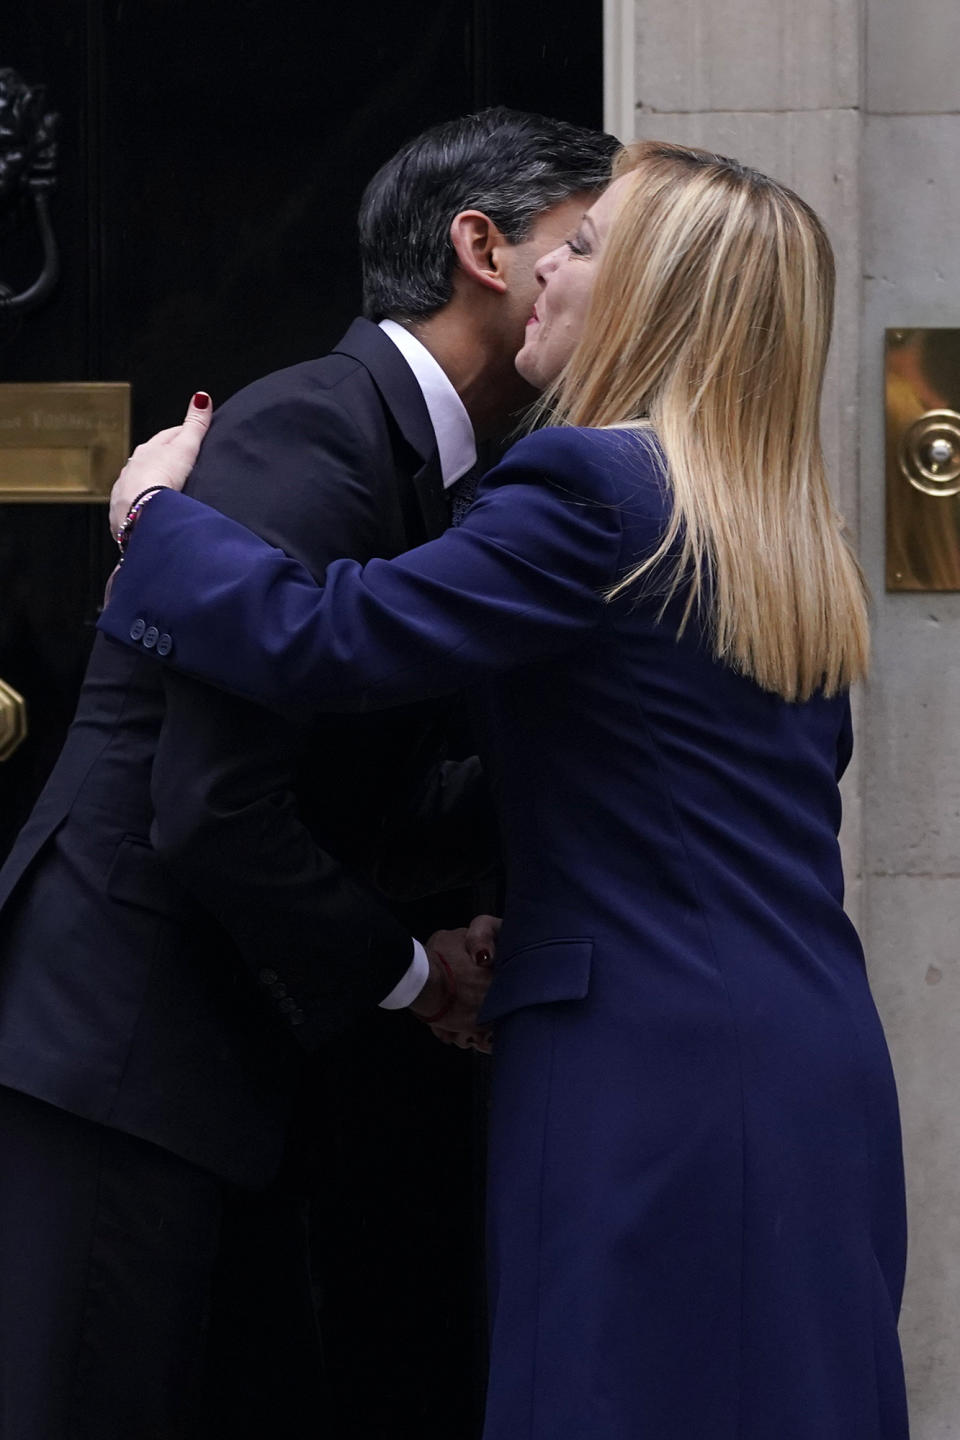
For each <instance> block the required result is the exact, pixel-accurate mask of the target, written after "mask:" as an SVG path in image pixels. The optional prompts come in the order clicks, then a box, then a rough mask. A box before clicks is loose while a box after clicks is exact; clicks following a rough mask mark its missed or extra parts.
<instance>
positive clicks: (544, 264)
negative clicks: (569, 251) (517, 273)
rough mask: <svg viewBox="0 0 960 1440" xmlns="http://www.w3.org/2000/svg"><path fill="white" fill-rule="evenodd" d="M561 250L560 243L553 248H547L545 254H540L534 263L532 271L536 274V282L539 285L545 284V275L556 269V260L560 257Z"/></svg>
mask: <svg viewBox="0 0 960 1440" xmlns="http://www.w3.org/2000/svg"><path fill="white" fill-rule="evenodd" d="M562 250H563V246H562V245H558V246H557V248H556V249H555V250H548V251H547V253H546V255H541V256H540V259H539V260H538V261H537V263H536V265H534V267H533V273H534V275H535V276H536V279H537V282H538V283H539V284H540V285H546V283H547V276H548V275H550V274H552V273H553V271H554V270H556V268H557V261H558V259H559V258H560V253H561V251H562Z"/></svg>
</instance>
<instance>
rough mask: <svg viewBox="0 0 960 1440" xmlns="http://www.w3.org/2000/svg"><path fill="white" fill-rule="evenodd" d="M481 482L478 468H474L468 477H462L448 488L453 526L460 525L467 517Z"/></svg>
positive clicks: (468, 472) (467, 474)
mask: <svg viewBox="0 0 960 1440" xmlns="http://www.w3.org/2000/svg"><path fill="white" fill-rule="evenodd" d="M479 481H480V476H479V474H478V472H477V467H476V466H474V467H473V468H472V469H471V470H468V471H467V473H466V475H461V476H460V479H459V480H455V481H454V482H453V484H452V485H451V486H450V487H449V488H448V490H447V495H448V496H449V498H450V524H451V525H459V524H460V523H461V522H462V520H463V517H464V515H466V513H467V511H468V510H469V509H470V506H471V505H472V504H473V497H474V496H475V495H476V493H477V485H478V483H479Z"/></svg>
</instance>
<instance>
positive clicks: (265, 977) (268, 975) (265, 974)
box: [257, 967, 280, 985]
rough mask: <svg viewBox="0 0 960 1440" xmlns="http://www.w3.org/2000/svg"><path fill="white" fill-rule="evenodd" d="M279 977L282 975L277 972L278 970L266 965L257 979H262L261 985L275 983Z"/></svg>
mask: <svg viewBox="0 0 960 1440" xmlns="http://www.w3.org/2000/svg"><path fill="white" fill-rule="evenodd" d="M279 978H280V977H279V975H278V974H277V972H276V970H268V969H267V968H266V967H265V968H264V969H263V970H261V971H260V973H259V975H258V976H257V979H258V980H259V981H260V984H261V985H275V984H276V983H277V981H278V980H279Z"/></svg>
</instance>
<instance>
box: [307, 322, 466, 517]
mask: <svg viewBox="0 0 960 1440" xmlns="http://www.w3.org/2000/svg"><path fill="white" fill-rule="evenodd" d="M335 348H336V353H337V354H338V355H349V356H350V357H351V358H352V359H354V360H358V361H359V362H360V364H361V365H362V366H363V367H364V369H365V370H366V371H367V372H368V374H369V375H370V378H371V379H372V380H373V383H374V384H375V385H376V387H377V389H378V390H379V392H380V396H381V398H382V400H383V403H384V405H385V406H386V408H387V409H388V410H389V412H390V414H391V415H392V416H393V419H394V422H395V424H396V426H397V429H398V430H399V431H400V433H401V435H402V436H403V438H404V440H406V442H407V444H408V445H409V446H410V447H411V449H412V450H413V451H414V454H415V455H417V456H418V457H419V460H420V464H419V466H418V467H417V469H416V470H415V471H414V473H413V475H412V476H411V480H412V483H413V488H414V491H415V493H416V499H417V504H418V507H419V510H420V513H421V515H422V517H423V526H424V530H425V532H426V538H427V539H428V540H435V539H436V537H437V536H438V535H442V534H443V532H444V530H446V528H447V526H448V525H449V524H450V506H449V504H448V501H447V497H446V495H445V494H444V493H443V480H442V477H441V474H440V461H439V457H438V455H437V439H436V436H435V435H434V433H433V426H432V425H431V424H430V416H429V414H428V413H427V406H426V402H425V400H424V398H423V394H422V393H421V390H420V386H419V385H418V384H417V382H416V380H415V379H414V375H413V371H412V370H411V369H410V366H409V365H408V364H407V362H406V360H404V358H403V356H402V355H401V354H400V351H399V350H398V349H397V347H396V345H394V343H393V341H392V340H391V339H389V337H388V336H386V335H384V333H383V331H382V330H381V329H380V327H379V325H374V324H373V323H372V321H370V320H354V322H353V324H352V325H351V326H350V329H349V330H348V331H347V333H346V335H344V337H343V339H342V340H341V341H340V344H339V345H337V346H336V347H335Z"/></svg>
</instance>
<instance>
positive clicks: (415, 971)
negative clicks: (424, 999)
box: [380, 940, 430, 1010]
mask: <svg viewBox="0 0 960 1440" xmlns="http://www.w3.org/2000/svg"><path fill="white" fill-rule="evenodd" d="M429 978H430V961H429V960H428V959H427V952H426V950H424V948H423V946H422V945H421V944H420V941H419V940H414V942H413V960H412V961H411V962H410V969H409V970H408V971H407V973H406V974H405V975H404V976H403V978H402V980H400V981H399V982H398V983H397V984H396V985H394V987H393V989H392V990H391V991H390V994H389V995H388V996H387V998H386V1000H381V1001H380V1009H381V1010H403V1009H405V1007H406V1006H407V1005H412V1004H413V1002H414V1000H416V998H417V996H418V995H419V994H420V991H421V990H422V989H423V987H424V985H426V983H427V981H428V980H429Z"/></svg>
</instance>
